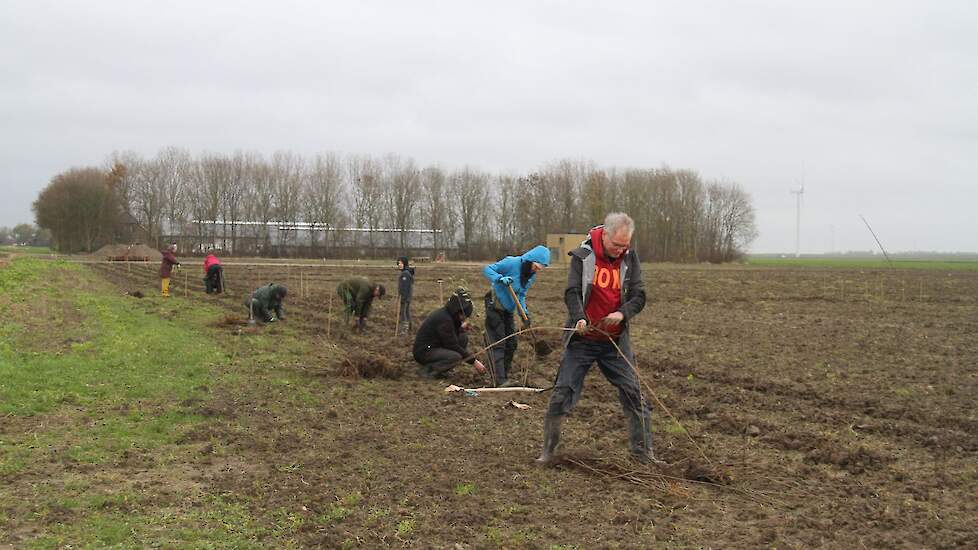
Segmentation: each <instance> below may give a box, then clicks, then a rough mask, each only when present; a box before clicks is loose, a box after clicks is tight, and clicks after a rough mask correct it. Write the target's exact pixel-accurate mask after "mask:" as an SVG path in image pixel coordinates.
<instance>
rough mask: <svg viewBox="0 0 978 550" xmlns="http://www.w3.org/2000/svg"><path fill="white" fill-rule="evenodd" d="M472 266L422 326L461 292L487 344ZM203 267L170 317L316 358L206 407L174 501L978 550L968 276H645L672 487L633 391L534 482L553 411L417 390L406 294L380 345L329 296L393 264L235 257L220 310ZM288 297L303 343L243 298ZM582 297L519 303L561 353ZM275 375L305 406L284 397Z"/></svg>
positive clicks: (616, 544) (590, 392)
mask: <svg viewBox="0 0 978 550" xmlns="http://www.w3.org/2000/svg"><path fill="white" fill-rule="evenodd" d="M188 262H189V260H188ZM479 268H480V266H478V265H474V264H473V265H467V264H448V265H442V264H438V265H429V264H423V265H421V266H419V267H418V268H417V278H416V283H415V291H414V302H413V304H412V309H413V314H414V317H415V320H414V325H415V327H417V325H418V324H419V323H420V321H421V319H422V318H423V316H424V314H425V313H427V312H428V311H430V310H432V309H434V308H435V307H438V306H439V305H440V299H441V297H442V296H447V295H448V293H449V292H450V291H451V289H452V288H454V287H455V286H457V285H459V284H463V285H464V286H467V287H469V288H470V289H472V295H473V297H474V298H476V306H477V307H476V311H477V312H478V315H477V318H476V319H475V321H474V322H475V324H476V325H477V326H481V320H482V317H483V315H482V313H481V310H482V304H481V296H482V294H483V293H484V292H485V289H486V284H485V282H484V279H483V278H482V277H481V274H480V269H479ZM89 269H91V270H93V271H94V272H95V273H97V274H98V275H99V276H100V277H102V278H104V279H105V280H107V281H109V282H110V283H111V285H113V287H114V288H115V289H116V291H117V292H118V293H120V294H122V293H125V292H130V293H133V292H136V291H139V292H141V293H143V294H144V295H145V296H146V297H145V298H143V299H142V300H140V301H136V300H135V299H134V301H133V303H134V304H140V305H139V307H148V306H146V305H145V304H147V303H150V304H152V303H155V302H159V301H161V300H162V298H160V297H158V294H159V290H158V278H157V275H156V270H157V266H156V265H142V264H132V265H126V264H118V263H103V264H92V265H91V266H89ZM199 271H200V270H199V268H198V267H197V266H196V265H195V266H194V267H193V268H190V267H185V268H184V271H183V272H178V273H177V274H176V275H175V276H174V279H173V284H172V287H171V293H172V294H173V295H174V297H173V298H171V299H170V300H171V301H173V302H175V303H180V304H185V307H187V308H194V307H196V306H197V304H200V303H207V304H210V305H211V306H217V307H218V308H219V310H220V311H221V313H220V314H215V315H214V316H213V320H212V322H210V324H209V326H208V328H207V331H208V334H210V335H212V337H213V339H214V340H215V341H216V342H217V345H219V346H221V348H222V349H224V350H226V352H227V353H228V356H229V357H236V356H240V354H245V353H250V352H249V349H250V348H249V347H248V342H249V340H250V339H254V338H257V337H259V336H260V337H263V338H271V339H272V340H273V341H274V340H275V339H276V338H280V339H281V341H282V342H283V345H286V344H285V343H287V342H293V341H294V342H298V343H300V344H301V345H298V344H297V345H296V347H294V349H291V350H289V349H286V350H279V352H280V353H277V354H275V355H271V356H270V359H269V361H268V362H267V363H264V364H262V368H261V369H256V370H254V371H250V372H249V373H248V379H247V380H246V381H245V382H243V383H235V384H233V385H230V384H228V385H221V384H217V385H215V386H211V387H209V388H208V391H207V395H206V398H203V399H201V400H200V401H199V402H198V403H194V404H193V406H194V407H195V410H197V411H203V412H202V413H201V414H204V415H205V416H208V417H209V418H213V419H214V420H215V421H213V422H207V423H205V424H203V425H202V426H201V427H200V428H199V429H196V430H195V431H193V432H192V433H190V434H188V436H187V437H186V438H185V441H183V442H182V444H185V445H188V446H194V448H200V449H202V450H201V452H200V453H199V454H197V455H195V458H193V459H192V460H190V461H189V462H187V463H185V464H183V465H181V468H182V469H184V470H186V471H185V472H183V473H182V474H180V476H179V477H180V479H182V480H184V481H182V482H181V483H183V484H189V485H192V487H193V490H196V491H203V492H205V493H207V494H214V495H222V498H223V499H227V500H230V501H233V502H235V503H236V504H237V505H239V506H241V508H242V509H243V510H245V511H246V513H247V514H249V516H251V517H254V518H257V519H256V520H255V521H257V522H259V523H262V524H268V525H272V524H275V525H280V524H281V523H282V521H280V518H279V519H276V518H277V517H278V516H276V515H275V514H282V513H285V514H287V515H289V516H288V517H290V518H291V519H290V520H288V521H286V522H285V523H289V521H291V528H290V530H288V532H287V533H286V534H285V535H281V533H280V534H279V535H274V536H280V535H281V536H282V537H284V538H285V539H287V540H290V541H293V543H295V544H297V545H300V546H322V547H341V546H344V547H364V548H372V547H418V548H428V547H437V548H496V547H506V548H523V547H526V548H570V547H578V548H649V547H667V548H672V547H676V548H680V547H713V548H758V547H778V548H812V547H832V548H859V547H871V548H920V547H933V548H974V547H978V521H976V520H978V515H976V504H975V503H976V500H975V498H976V497H975V495H978V460H976V456H978V416H976V415H978V411H976V408H978V366H976V365H978V359H976V358H978V273H976V272H973V271H961V272H948V271H938V270H933V271H928V270H914V271H909V270H908V271H900V270H863V271H860V270H845V269H777V268H747V267H712V266H711V267H684V266H673V265H667V266H660V265H648V266H646V267H645V280H646V286H647V291H648V298H649V300H648V303H647V306H646V309H645V311H644V312H643V313H642V314H641V315H640V316H639V317H637V318H636V319H635V320H634V322H633V323H632V325H631V331H632V334H633V344H634V347H635V352H636V356H637V367H638V369H639V372H640V374H641V377H642V379H643V383H644V387H645V391H646V394H647V397H648V398H649V399H651V400H653V401H654V402H655V403H656V405H655V411H654V414H653V419H654V427H653V431H654V435H655V447H656V452H657V454H658V455H659V456H660V458H663V459H665V460H666V461H667V462H668V463H669V465H668V466H666V467H664V468H656V467H654V466H644V465H638V464H635V463H632V462H630V461H629V460H628V458H627V449H626V438H627V436H626V432H625V426H624V418H623V416H622V414H621V411H620V409H619V406H618V400H617V396H616V393H615V391H614V390H613V388H612V387H611V386H610V385H609V384H608V383H607V382H606V381H605V380H604V379H603V378H602V377H601V375H600V373H598V372H597V370H596V369H595V370H593V371H592V373H591V374H589V376H588V380H587V383H586V385H585V390H584V395H583V398H582V400H581V402H580V404H579V405H578V407H577V408H576V409H575V410H574V411H573V413H572V414H571V415H570V417H569V418H568V420H567V421H566V422H565V430H564V437H563V440H562V446H561V453H562V456H563V460H562V461H561V463H560V465H558V466H557V467H554V468H539V467H537V466H535V465H534V464H533V459H534V458H535V457H536V455H537V453H538V450H539V446H540V443H541V430H542V423H543V414H544V410H545V408H546V402H547V398H548V396H549V393H547V392H544V393H542V394H540V395H525V394H520V395H515V396H514V395H507V396H490V395H481V396H478V397H466V396H464V395H461V394H449V393H445V392H444V391H443V389H444V388H445V387H446V386H447V385H448V384H458V385H460V386H466V387H478V386H480V385H483V384H486V383H488V381H487V380H484V379H483V378H482V377H480V376H479V375H477V374H476V373H475V372H474V371H472V370H471V369H470V368H468V367H466V366H463V367H461V368H460V369H457V372H455V373H453V374H452V376H451V377H449V378H448V379H446V380H422V379H420V378H418V377H417V376H416V374H415V365H414V363H413V360H412V359H411V356H410V345H411V341H410V339H409V338H398V337H395V335H394V332H395V317H396V311H397V305H396V297H393V298H392V297H391V296H390V295H389V296H388V297H387V298H385V299H383V300H380V301H378V302H376V303H375V307H374V311H373V314H372V315H371V318H370V319H369V321H368V330H367V332H366V333H365V334H357V333H354V332H352V331H351V330H350V328H349V327H348V326H345V325H344V323H343V321H342V317H341V315H340V313H339V311H340V304H339V302H338V299H337V298H336V297H335V287H336V284H337V283H338V282H340V281H341V280H342V279H344V278H346V277H348V276H350V275H353V274H361V275H366V276H368V277H371V278H373V279H375V280H376V281H378V282H381V283H384V284H386V285H387V287H388V290H389V291H391V292H390V293H393V292H394V291H395V289H396V271H395V270H394V269H393V267H389V266H386V265H385V266H380V265H376V264H373V265H368V264H360V263H354V262H348V263H338V264H326V263H320V264H312V263H306V264H302V263H295V264H290V265H275V264H269V263H261V264H248V263H247V262H245V261H243V260H242V261H239V262H236V261H228V262H227V263H226V265H225V274H226V281H227V288H228V292H227V293H226V294H225V295H223V296H208V295H205V294H204V293H203V285H202V283H201V282H200V274H199ZM273 281H274V282H277V283H281V284H285V285H286V286H287V287H288V288H289V296H288V298H287V300H286V313H287V319H286V321H285V322H284V323H276V324H270V325H265V326H259V327H249V326H248V325H247V322H246V321H247V312H246V311H245V309H244V307H243V306H242V305H241V302H242V299H243V297H244V295H245V293H246V292H250V291H251V290H252V289H254V288H256V287H258V286H260V285H262V284H266V283H268V282H273ZM439 281H441V283H440V284H439ZM565 283H566V269H565V268H561V267H552V268H550V269H548V270H546V271H545V272H544V273H543V274H542V276H541V277H540V279H539V281H538V282H537V284H536V285H535V286H534V287H533V288H532V289H531V291H530V295H529V298H528V300H527V301H528V304H529V308H530V310H531V313H532V314H533V315H534V326H535V327H540V328H538V331H537V334H538V335H539V336H540V337H541V338H544V339H547V340H549V341H551V342H554V343H556V342H557V340H558V338H559V332H557V330H556V329H554V330H551V329H549V328H548V327H559V326H560V325H562V324H563V321H564V315H565V312H566V310H565V308H564V304H563V289H564V286H565ZM185 285H186V286H185ZM331 297H332V298H331ZM473 342H474V343H476V342H481V336H478V333H475V335H474V336H473ZM174 345H179V343H174ZM473 347H474V346H473ZM558 355H559V352H555V353H553V354H551V356H549V357H544V358H539V357H536V356H535V355H534V354H533V353H532V348H531V346H530V345H529V341H528V340H526V339H523V340H522V341H521V343H520V350H519V353H518V357H517V364H518V368H520V369H521V370H522V369H526V371H527V374H526V376H527V378H528V381H529V383H530V384H531V385H535V386H537V387H542V388H546V387H548V386H549V385H550V384H551V381H552V379H553V376H554V374H555V371H556V367H557V360H558ZM370 361H375V362H378V361H379V362H380V363H378V365H379V366H376V368H372V369H360V368H359V367H361V366H363V365H364V364H366V363H369V362H370ZM283 373H285V375H287V376H286V378H287V379H288V381H289V382H288V384H277V383H271V382H270V381H271V380H272V378H271V377H273V374H274V376H275V377H277V378H275V380H280V379H281V377H282V376H283ZM297 396H301V399H300V398H299V397H297ZM512 399H515V400H516V401H519V402H522V403H525V404H528V405H530V408H529V409H528V410H521V409H519V408H516V407H513V406H511V405H510V404H509V401H510V400H512ZM126 467H131V468H133V469H134V470H138V469H139V467H138V465H136V466H133V465H129V466H126ZM147 483H148V487H150V488H152V490H153V491H155V492H154V493H153V494H159V495H170V496H169V498H171V499H174V500H178V498H177V496H176V495H178V494H179V492H180V491H184V490H188V488H187V487H186V486H184V485H180V484H178V485H174V486H170V487H167V485H168V481H167V474H166V473H165V472H157V473H156V474H154V476H153V477H152V479H150V480H149V481H147ZM154 484H155V485H154ZM160 498H164V497H160ZM283 510H284V511H285V512H281V511H283ZM268 536H269V537H272V538H268V539H264V540H265V542H266V543H268V544H273V543H274V541H280V540H283V539H281V538H274V537H273V535H272V534H269V535H268Z"/></svg>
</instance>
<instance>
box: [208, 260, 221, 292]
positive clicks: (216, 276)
mask: <svg viewBox="0 0 978 550" xmlns="http://www.w3.org/2000/svg"><path fill="white" fill-rule="evenodd" d="M204 291H205V292H207V294H220V293H221V292H224V268H223V267H221V260H218V259H217V256H215V255H213V254H208V255H207V257H206V258H204Z"/></svg>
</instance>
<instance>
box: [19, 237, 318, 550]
mask: <svg viewBox="0 0 978 550" xmlns="http://www.w3.org/2000/svg"><path fill="white" fill-rule="evenodd" d="M3 307H6V308H7V309H8V310H9V311H16V312H20V313H19V314H18V315H5V316H0V415H3V416H4V417H6V418H7V420H8V422H6V423H5V424H3V425H2V426H0V485H2V486H4V487H6V489H5V491H2V492H0V546H2V545H3V544H4V539H5V538H6V537H8V536H10V534H9V533H5V525H7V524H9V523H11V522H15V523H17V524H18V525H21V526H24V525H31V526H33V529H32V531H33V532H34V534H33V535H32V538H30V539H28V540H26V541H25V540H23V539H16V538H14V539H7V540H9V541H12V542H14V543H15V544H16V545H17V546H27V547H30V548H65V547H69V546H71V547H84V548H102V547H126V548H129V547H133V548H144V547H194V548H258V547H264V546H267V545H269V544H270V545H272V546H276V547H283V546H286V547H287V546H289V545H290V544H292V543H291V540H290V537H291V536H292V533H293V532H294V528H295V526H294V525H292V524H291V523H289V522H286V521H284V520H283V522H282V524H281V525H269V524H268V523H267V522H260V521H258V520H256V519H255V518H253V517H251V516H250V515H249V511H248V508H247V507H246V506H244V505H243V504H240V503H238V502H236V501H234V500H233V499H228V498H226V497H223V496H221V495H213V494H209V493H205V492H201V491H199V490H198V491H196V492H195V493H193V494H192V495H186V496H185V497H184V498H183V499H182V500H179V501H176V502H174V501H172V500H168V499H167V498H165V497H161V496H160V495H158V494H156V493H155V492H154V491H151V490H150V491H147V490H146V489H140V488H138V486H134V485H132V484H131V483H129V480H128V479H127V478H128V475H127V474H126V472H129V471H131V469H126V468H125V467H120V466H119V465H122V464H125V461H126V460H128V459H130V458H132V457H136V458H137V459H139V457H144V458H142V459H140V460H144V462H142V464H145V467H146V468H151V469H155V470H156V471H158V475H160V476H163V477H167V476H169V475H170V474H169V473H168V472H170V471H171V470H170V468H171V467H173V466H176V467H177V468H180V467H181V464H183V463H184V460H185V459H184V458H183V457H184V456H185V454H186V453H188V452H190V453H193V452H194V451H193V449H188V448H187V447H185V446H184V444H183V443H182V440H183V436H185V435H186V434H187V433H188V432H189V431H190V430H192V429H194V428H197V427H200V426H202V425H203V424H204V423H206V422H212V421H214V420H213V419H211V418H208V417H206V416H205V415H202V414H201V411H200V410H198V408H197V407H199V405H198V404H199V403H202V402H206V399H207V397H208V391H209V389H208V386H211V387H213V386H214V385H217V384H221V383H225V384H226V383H231V384H243V383H246V381H245V378H246V377H245V376H243V375H241V374H239V373H236V372H233V369H231V368H229V367H230V366H231V364H232V358H231V355H232V354H229V353H228V352H227V350H225V349H223V348H221V347H220V345H219V344H218V343H215V339H214V338H213V334H212V332H213V330H215V329H213V328H210V327H209V326H208V325H209V324H210V323H212V322H213V320H215V319H217V318H220V316H221V315H222V314H223V311H222V310H221V309H220V308H219V307H218V306H214V305H209V304H206V303H201V302H200V301H199V300H195V301H193V302H191V301H188V300H184V299H180V298H174V299H171V300H162V299H159V298H155V299H152V298H147V299H143V300H136V299H134V298H131V297H126V296H122V295H121V294H120V293H118V292H117V291H116V290H115V289H114V288H113V287H111V286H110V285H108V284H107V283H105V282H104V281H102V280H101V279H99V278H98V277H97V276H96V275H95V274H93V273H92V272H91V271H89V270H88V269H87V268H85V267H83V266H78V265H73V264H70V263H66V262H60V261H45V260H41V259H37V258H32V257H30V256H26V255H25V256H19V257H17V258H15V259H14V260H13V261H12V262H11V263H10V264H9V265H7V266H5V267H2V268H0V308H3ZM25 312H26V313H25ZM18 317H19V318H18ZM65 336H69V337H70V338H68V339H67V340H66V339H65ZM253 343H254V345H255V346H256V347H257V348H258V350H257V351H259V354H258V356H259V357H261V358H262V359H264V360H268V361H270V362H271V361H275V360H277V358H276V357H274V355H273V353H274V350H275V348H276V344H280V343H281V342H278V343H276V342H275V341H274V339H272V338H269V337H266V336H264V335H259V336H257V337H256V338H255V339H254V342H253ZM289 348H290V350H291V346H289ZM275 382H276V383H277V384H281V385H284V386H289V385H291V384H294V381H293V380H291V379H290V377H289V376H287V375H286V374H284V373H283V374H282V375H281V376H276V377H275ZM299 393H300V394H301V393H302V392H299ZM115 468H121V469H118V470H117V469H115ZM31 480H34V481H31ZM174 480H175V479H174ZM22 532H24V531H22Z"/></svg>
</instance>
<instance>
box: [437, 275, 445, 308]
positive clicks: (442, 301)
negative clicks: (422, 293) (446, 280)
mask: <svg viewBox="0 0 978 550" xmlns="http://www.w3.org/2000/svg"><path fill="white" fill-rule="evenodd" d="M438 303H439V304H444V303H445V297H444V296H443V295H442V292H441V279H438Z"/></svg>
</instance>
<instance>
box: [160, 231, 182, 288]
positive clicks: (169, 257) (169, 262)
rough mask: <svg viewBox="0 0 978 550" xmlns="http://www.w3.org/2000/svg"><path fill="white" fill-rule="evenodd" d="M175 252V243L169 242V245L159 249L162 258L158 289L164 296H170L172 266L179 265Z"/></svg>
mask: <svg viewBox="0 0 978 550" xmlns="http://www.w3.org/2000/svg"><path fill="white" fill-rule="evenodd" d="M176 252H177V243H170V246H168V247H166V248H164V249H163V250H160V254H163V260H162V261H161V262H160V290H161V291H162V296H163V297H164V298H169V297H170V273H171V272H172V271H173V266H177V267H180V262H178V261H177V256H176Z"/></svg>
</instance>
